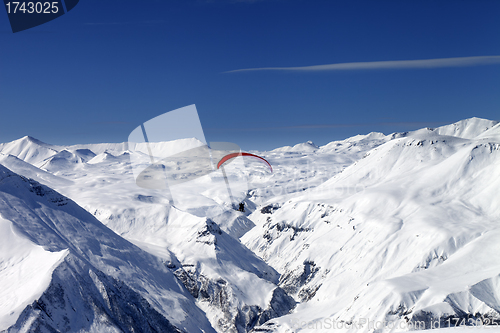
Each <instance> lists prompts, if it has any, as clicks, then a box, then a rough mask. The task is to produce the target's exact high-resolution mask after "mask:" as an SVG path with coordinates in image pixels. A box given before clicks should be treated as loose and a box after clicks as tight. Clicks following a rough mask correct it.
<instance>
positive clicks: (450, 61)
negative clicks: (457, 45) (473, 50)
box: [225, 55, 500, 73]
mask: <svg viewBox="0 0 500 333" xmlns="http://www.w3.org/2000/svg"><path fill="white" fill-rule="evenodd" d="M494 64H500V56H497V55H495V56H476V57H460V58H439V59H420V60H391V61H371V62H344V63H338V64H328V65H316V66H303V67H260V68H245V69H236V70H232V71H227V72H225V73H237V72H250V71H298V72H321V71H350V70H368V69H411V68H444V67H470V66H484V65H494Z"/></svg>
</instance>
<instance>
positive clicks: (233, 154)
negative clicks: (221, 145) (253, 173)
mask: <svg viewBox="0 0 500 333" xmlns="http://www.w3.org/2000/svg"><path fill="white" fill-rule="evenodd" d="M238 156H247V157H252V158H254V159H257V160H259V161H261V162H263V163H265V164H266V165H267V166H268V167H269V170H271V172H273V167H272V166H271V164H270V163H269V162H268V161H266V160H265V159H264V158H262V157H260V156H257V155H254V154H251V153H245V152H239V153H231V154H227V155H226V156H224V157H223V158H222V159H221V160H220V161H219V163H217V169H219V168H220V167H221V166H222V165H223V164H224V163H225V162H227V161H229V160H230V159H232V158H235V157H238Z"/></svg>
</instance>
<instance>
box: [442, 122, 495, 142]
mask: <svg viewBox="0 0 500 333" xmlns="http://www.w3.org/2000/svg"><path fill="white" fill-rule="evenodd" d="M496 124H498V121H495V120H488V119H482V118H476V117H473V118H469V119H464V120H460V121H457V122H456V123H453V124H450V125H445V126H441V127H438V128H436V129H435V130H434V131H435V132H436V133H438V134H439V135H448V136H456V137H459V138H463V139H472V138H475V137H477V136H478V135H481V134H483V133H484V132H486V131H487V130H488V129H490V128H492V127H493V126H495V125H496Z"/></svg>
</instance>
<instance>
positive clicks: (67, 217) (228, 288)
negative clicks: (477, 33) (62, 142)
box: [0, 118, 500, 333]
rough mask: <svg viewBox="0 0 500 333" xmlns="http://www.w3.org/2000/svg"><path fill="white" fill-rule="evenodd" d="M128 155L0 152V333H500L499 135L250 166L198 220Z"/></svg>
mask: <svg viewBox="0 0 500 333" xmlns="http://www.w3.org/2000/svg"><path fill="white" fill-rule="evenodd" d="M178 144H183V145H184V144H186V142H178ZM150 146H151V147H150V148H151V150H152V151H153V153H155V152H157V151H158V152H159V151H161V150H164V149H171V148H169V147H172V146H175V142H174V143H172V142H167V143H165V142H159V143H151V144H150ZM141 149H142V150H144V149H143V148H141V147H138V146H134V147H131V146H129V145H128V144H127V143H120V144H114V143H110V144H88V145H76V146H54V145H49V144H46V143H43V142H40V141H38V140H36V139H34V138H31V137H24V138H21V139H19V140H16V141H13V142H9V143H3V144H0V164H1V165H0V237H1V238H0V239H1V243H0V249H1V252H0V256H1V257H0V258H1V260H0V282H1V286H2V289H1V290H0V332H3V331H5V332H189V333H190V332H239V333H240V332H251V331H252V332H330V331H352V332H397V331H408V330H413V329H432V330H433V331H436V332H438V331H443V332H446V331H454V330H456V331H458V332H460V331H462V330H471V329H472V330H488V332H490V331H500V329H499V328H498V325H500V256H499V253H500V208H499V203H500V191H499V190H498V189H499V188H500V124H499V123H498V122H496V121H490V120H485V119H479V118H471V119H466V120H462V121H460V122H458V123H455V124H451V125H447V126H443V127H439V128H436V129H428V128H425V129H421V130H417V131H413V132H406V133H393V134H389V135H384V134H382V133H370V134H367V135H358V136H355V137H352V138H348V139H346V140H343V141H334V142H331V143H329V144H326V145H324V146H321V147H317V146H315V145H314V144H313V143H312V142H306V143H302V144H298V145H296V146H293V147H282V148H278V149H275V150H272V151H268V152H253V153H255V154H257V155H259V156H262V157H264V158H265V159H266V160H267V161H269V162H270V163H271V165H272V168H273V172H272V173H271V172H269V171H268V170H267V169H266V167H265V166H263V165H262V164H259V163H257V162H255V161H251V160H246V159H245V164H246V168H245V172H241V170H234V172H230V170H229V171H228V175H227V176H228V178H229V179H230V181H231V182H232V183H237V182H244V183H246V184H248V191H247V195H246V198H245V199H244V203H245V212H239V211H237V210H234V209H231V208H229V209H227V210H226V211H225V212H223V213H222V214H220V215H216V216H209V217H206V216H203V210H201V208H200V210H199V211H196V207H197V206H196V205H197V204H199V205H200V206H201V203H199V202H198V201H197V200H196V199H192V200H191V201H192V207H194V208H192V209H191V210H189V211H186V210H183V209H181V208H179V207H178V206H176V204H175V201H173V200H172V195H171V193H170V192H169V191H168V190H165V189H160V188H159V189H147V188H143V187H139V186H137V184H136V181H135V178H134V170H133V166H132V163H131V160H133V161H135V163H137V161H139V163H141V161H142V162H143V163H148V159H149V156H147V155H146V154H144V152H143V151H141ZM188 162H189V163H191V162H192V161H188ZM186 163H187V162H186ZM181 166H182V165H180V164H177V165H174V166H173V167H172V170H173V171H172V172H175V170H176V169H175V167H177V168H180V167H181ZM186 195H189V194H186ZM204 195H205V196H206V197H207V200H210V199H211V193H210V192H204ZM186 199H187V200H188V201H189V197H186ZM212 199H213V198H212ZM219 204H221V205H225V206H226V207H230V203H219ZM464 325H468V326H467V327H463V326H464ZM449 326H451V327H453V328H446V327H449ZM458 326H462V327H458Z"/></svg>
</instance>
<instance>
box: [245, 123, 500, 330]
mask: <svg viewBox="0 0 500 333" xmlns="http://www.w3.org/2000/svg"><path fill="white" fill-rule="evenodd" d="M464 123H465V124H467V123H469V122H464ZM460 125H463V124H460ZM453 127H458V126H453ZM480 129H481V130H484V128H483V127H480ZM481 130H477V129H465V130H464V131H462V132H460V136H467V137H470V136H475V137H477V136H478V135H479V134H480V133H481ZM432 132H433V133H431V135H429V133H427V134H425V135H424V134H423V133H422V131H416V132H415V133H411V134H408V135H404V137H401V138H399V139H394V140H391V141H389V142H387V143H385V144H383V145H381V146H379V147H377V148H375V149H373V150H372V151H370V152H369V153H367V155H366V157H365V158H363V159H361V160H359V161H358V162H356V163H354V164H353V165H351V166H350V167H348V168H346V169H345V170H344V171H343V172H342V173H340V174H338V175H336V176H335V177H333V178H332V179H330V180H329V181H327V182H325V183H324V184H322V185H320V186H318V187H317V188H315V189H311V190H310V191H307V192H306V193H304V194H303V195H301V196H295V197H294V198H292V199H291V200H289V201H287V202H285V203H282V204H280V205H278V206H279V208H278V209H276V210H275V211H273V212H272V214H269V212H270V210H263V211H256V212H255V213H254V214H252V215H251V216H250V217H249V218H250V219H251V220H252V221H254V222H255V224H256V225H257V226H256V228H254V229H252V230H251V231H250V232H248V233H247V234H246V235H245V236H243V237H242V241H243V242H244V243H245V244H246V245H247V246H248V247H249V248H250V249H252V250H253V251H255V252H256V253H258V254H259V255H260V256H262V257H263V258H264V259H266V261H267V262H268V263H269V264H270V265H271V266H273V267H274V268H276V269H277V270H278V272H280V273H281V274H282V276H281V280H280V286H281V287H282V288H283V289H285V290H286V291H288V292H289V293H291V294H294V295H295V297H296V298H297V299H299V300H301V301H302V304H301V305H299V306H298V307H297V309H296V311H295V312H294V313H293V314H291V315H288V316H285V317H282V318H280V319H278V320H276V322H277V323H279V325H280V326H279V327H280V328H279V329H277V330H278V331H286V327H287V326H288V327H289V326H290V323H292V322H297V321H304V320H305V321H306V322H308V323H314V322H317V323H319V322H324V320H325V319H326V318H330V319H333V320H335V321H337V322H344V323H349V322H358V323H359V322H363V320H365V321H366V320H368V321H373V322H386V323H387V322H403V323H406V321H408V322H409V323H413V322H420V321H423V322H425V323H426V325H427V326H426V327H428V328H429V327H430V323H431V322H432V320H437V321H438V322H439V321H440V322H441V327H442V326H444V325H445V323H446V320H447V319H450V318H460V319H464V318H466V319H468V318H470V317H471V316H476V317H477V316H483V317H485V318H496V319H500V316H499V310H500V289H499V288H498V281H499V278H500V260H499V257H498V255H496V253H498V251H499V250H500V242H499V240H500V225H499V224H498V221H499V217H500V209H499V207H498V206H497V204H496V203H497V202H499V200H500V197H499V194H498V190H497V189H498V186H499V185H500V169H499V168H498V165H499V163H500V142H499V141H495V139H494V138H495V137H496V134H497V133H493V132H491V133H489V135H490V136H488V137H485V136H481V138H478V139H474V138H472V139H469V140H467V139H465V138H460V137H452V136H445V135H439V134H437V133H436V132H437V131H432ZM447 133H449V131H447ZM463 133H468V134H467V135H464V134H463ZM471 133H473V134H471ZM271 211H272V210H271ZM312 327H314V325H313V326H312ZM383 328H385V329H386V330H387V331H389V330H390V329H389V328H388V327H383ZM351 330H352V328H351ZM297 331H301V332H302V331H304V332H306V331H310V332H313V331H321V330H320V329H319V328H318V327H314V328H313V329H311V328H307V325H303V326H301V328H300V329H298V330H297ZM325 331H326V330H325ZM356 331H370V329H369V327H368V326H366V325H365V327H362V328H360V327H358V328H356Z"/></svg>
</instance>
